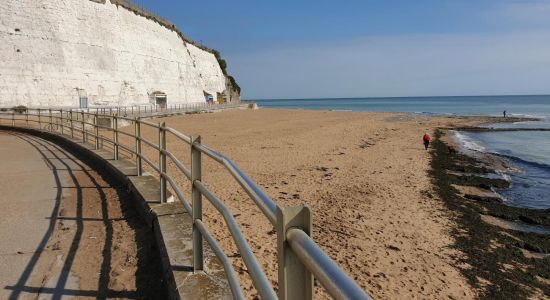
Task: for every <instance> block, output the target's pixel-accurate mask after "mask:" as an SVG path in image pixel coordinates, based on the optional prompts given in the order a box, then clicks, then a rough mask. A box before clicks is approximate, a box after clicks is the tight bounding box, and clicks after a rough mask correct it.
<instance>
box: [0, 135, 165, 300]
mask: <svg viewBox="0 0 550 300" xmlns="http://www.w3.org/2000/svg"><path fill="white" fill-rule="evenodd" d="M111 184H112V182H110V180H109V179H108V178H107V179H106V178H104V176H103V175H101V174H99V173H97V172H96V171H94V170H93V169H92V168H90V167H89V166H88V165H86V164H85V163H83V162H82V161H80V160H79V159H78V158H76V157H74V156H73V155H71V154H70V153H68V152H66V151H65V150H63V149H62V148H60V147H59V146H57V145H55V144H53V143H51V142H48V141H46V140H43V139H40V138H38V137H34V136H29V135H25V134H21V133H12V132H8V131H1V130H0V207H1V208H2V209H1V210H0V241H1V242H0V299H27V298H32V299H67V298H73V297H79V296H85V297H90V298H143V297H144V298H149V297H151V296H152V294H153V295H154V294H161V293H162V292H161V290H162V284H161V283H160V278H161V274H160V269H159V266H160V264H159V262H158V258H156V257H155V255H154V254H153V252H151V249H153V245H152V244H151V242H152V241H153V237H152V236H151V233H150V230H148V228H147V227H146V225H145V224H144V223H142V222H141V221H140V220H139V217H138V216H137V214H136V212H135V211H133V210H131V209H128V208H126V207H125V206H126V205H124V201H126V200H128V195H127V194H126V193H125V191H124V189H123V187H118V186H116V185H111ZM130 200H131V199H130ZM139 249H145V250H139ZM138 251H139V255H138Z"/></svg>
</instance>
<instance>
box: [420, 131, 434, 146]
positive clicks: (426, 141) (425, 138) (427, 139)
mask: <svg viewBox="0 0 550 300" xmlns="http://www.w3.org/2000/svg"><path fill="white" fill-rule="evenodd" d="M431 140H432V138H431V137H430V135H429V134H428V131H426V133H424V136H423V137H422V141H423V142H424V148H426V150H428V146H430V142H431Z"/></svg>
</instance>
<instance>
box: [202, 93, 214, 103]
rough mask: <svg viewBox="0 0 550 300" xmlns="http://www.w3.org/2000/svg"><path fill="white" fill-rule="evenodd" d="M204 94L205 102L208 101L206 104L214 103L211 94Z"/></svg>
mask: <svg viewBox="0 0 550 300" xmlns="http://www.w3.org/2000/svg"><path fill="white" fill-rule="evenodd" d="M202 92H203V94H204V100H205V101H206V103H208V104H212V103H214V97H213V96H212V95H211V94H209V93H207V92H206V91H202Z"/></svg>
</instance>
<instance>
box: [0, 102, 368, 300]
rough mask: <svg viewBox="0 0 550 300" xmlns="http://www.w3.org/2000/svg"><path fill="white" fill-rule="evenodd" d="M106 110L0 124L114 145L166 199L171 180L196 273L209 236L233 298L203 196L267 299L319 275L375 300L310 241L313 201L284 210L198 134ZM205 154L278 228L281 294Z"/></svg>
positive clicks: (346, 295) (22, 117)
mask: <svg viewBox="0 0 550 300" xmlns="http://www.w3.org/2000/svg"><path fill="white" fill-rule="evenodd" d="M103 112H104V110H103V111H102V110H99V109H98V110H97V111H96V112H94V113H92V112H88V111H87V110H86V111H85V110H62V109H58V110H54V109H48V110H43V109H30V110H27V111H23V112H19V113H17V112H0V116H1V118H0V124H2V125H8V126H13V127H29V128H36V127H38V128H39V129H41V130H46V131H50V132H53V133H56V134H60V135H63V136H65V137H70V138H73V139H79V140H80V141H81V142H82V143H91V144H92V145H93V147H94V148H95V149H100V148H102V147H105V148H109V149H110V150H112V152H113V159H115V160H117V159H120V158H121V156H125V157H126V158H127V159H131V160H135V165H136V168H137V175H138V176H142V175H143V174H144V172H143V169H144V163H145V165H146V166H148V167H149V168H150V169H151V170H154V171H155V172H156V173H157V174H158V176H159V181H160V191H161V192H160V201H161V202H162V203H165V202H166V201H167V195H168V185H169V186H170V188H171V190H172V191H173V192H174V194H175V196H176V197H177V199H179V201H181V203H182V204H183V206H184V208H185V209H186V211H187V213H188V214H189V215H191V216H192V219H193V269H194V271H202V270H203V263H204V257H203V240H205V241H206V242H207V243H208V244H209V245H210V247H211V249H212V250H213V252H214V253H215V255H216V256H217V257H218V258H219V259H220V261H221V263H222V265H223V267H224V270H225V272H226V274H227V278H228V282H229V285H230V288H231V291H232V294H233V297H234V298H235V299H244V295H243V292H242V289H241V287H240V284H239V281H238V277H237V275H236V273H235V270H234V269H233V267H232V265H231V262H230V260H229V258H228V256H227V255H226V254H225V253H224V252H223V250H222V248H221V247H220V246H219V245H218V242H217V241H216V239H215V237H214V236H213V235H212V234H211V233H210V232H209V231H208V229H207V227H206V225H205V224H204V223H203V222H202V218H203V215H202V200H203V197H204V198H206V199H207V200H208V201H209V202H210V203H211V204H212V205H213V206H214V208H215V209H216V210H217V211H218V212H219V213H220V214H221V215H222V217H223V219H224V221H225V223H226V225H227V228H228V229H229V232H230V234H231V236H232V238H233V240H234V242H235V245H236V246H237V248H238V250H239V252H240V255H241V257H242V260H243V262H244V264H245V265H246V267H247V268H248V271H249V274H250V277H251V279H252V282H253V285H254V287H255V288H256V290H257V291H258V293H259V294H260V296H261V298H262V299H312V298H313V294H314V278H316V279H317V281H318V282H319V283H320V284H321V285H322V286H323V287H324V288H325V290H326V291H327V292H328V293H329V294H330V295H331V296H332V297H334V298H336V299H370V297H369V296H368V295H367V294H366V293H365V292H364V291H363V290H362V288H361V287H360V286H359V285H358V284H357V283H356V282H355V281H354V280H352V279H351V278H350V277H349V276H348V275H347V274H346V273H345V272H344V271H343V270H342V269H341V268H340V267H339V266H338V265H337V264H336V263H335V262H334V261H333V260H332V259H331V258H330V257H329V256H328V255H327V254H326V253H325V252H324V251H323V250H321V248H320V247H319V246H318V245H317V244H316V243H315V242H314V241H313V239H312V237H311V233H312V215H311V211H310V209H309V207H308V206H306V205H302V206H297V207H288V208H282V207H279V206H278V205H277V204H276V203H275V202H273V200H271V198H270V197H269V196H268V195H267V194H265V193H264V191H263V190H262V189H261V188H260V187H258V185H256V183H254V181H252V179H250V178H249V177H248V176H247V175H246V174H245V173H244V172H243V171H242V170H241V169H240V168H239V167H238V166H237V165H236V164H235V163H234V162H233V161H232V160H231V159H229V158H228V157H226V156H225V155H223V154H221V153H219V152H217V151H215V150H213V149H211V148H209V147H207V146H205V145H203V144H202V142H201V138H200V136H193V137H190V136H186V135H184V134H182V133H180V132H178V131H176V130H175V129H173V128H170V127H167V126H166V124H165V123H161V124H155V123H152V122H149V121H145V120H141V119H140V118H139V117H137V116H136V117H134V118H130V117H124V116H120V115H118V113H119V112H120V110H119V109H117V110H116V113H113V110H112V109H111V110H110V111H109V113H108V114H103ZM105 120H109V122H106V123H109V124H110V126H109V125H101V124H100V123H101V122H100V121H103V122H105ZM121 122H128V123H130V124H133V125H134V126H133V132H128V131H123V130H121V129H120V128H119V125H120V123H121ZM144 126H146V127H149V128H151V129H154V130H156V131H158V137H159V139H158V143H155V142H153V141H150V140H148V139H146V138H145V137H144V136H143V135H142V129H143V128H142V127H144ZM130 128H131V127H130ZM120 135H125V136H127V137H129V138H130V140H131V141H132V140H133V143H134V147H131V146H127V145H124V144H123V143H121V142H120V141H119V136H120ZM167 135H170V136H171V137H173V138H175V139H176V140H178V141H179V142H181V143H184V144H186V145H188V146H189V148H190V151H191V166H190V168H188V167H186V166H185V165H184V164H183V163H182V162H181V161H180V160H178V158H177V157H176V156H175V155H174V154H173V153H172V152H170V151H169V150H168V149H167V148H166V137H167ZM144 144H146V145H147V146H149V147H151V148H153V149H155V151H156V153H158V156H159V157H158V163H155V162H154V161H153V159H152V158H150V157H146V156H145V155H144V153H143V151H142V146H143V145H144ZM178 149H181V147H178ZM203 155H205V156H206V157H208V158H210V159H212V160H213V161H215V162H217V163H218V164H220V165H221V166H223V167H224V168H225V169H226V170H227V171H228V172H229V174H231V176H232V177H233V178H234V179H235V181H236V182H237V183H238V184H239V185H240V186H241V187H242V189H243V190H244V191H245V192H246V193H247V194H248V196H249V197H250V199H251V200H252V201H253V202H254V203H255V204H256V205H257V206H258V207H259V208H260V210H261V211H262V212H263V214H264V215H265V217H266V218H267V219H268V220H269V222H270V223H271V224H272V225H273V226H274V228H275V229H276V231H277V261H278V270H279V271H278V285H279V295H278V296H277V294H276V293H275V291H274V289H273V286H272V285H271V284H270V282H269V280H268V278H267V276H266V274H265V272H264V270H263V269H262V267H261V265H260V263H259V262H258V260H257V258H256V256H255V255H254V253H253V251H252V250H251V248H250V246H249V244H248V242H247V241H246V239H245V236H244V234H243V233H242V231H241V229H240V227H239V225H238V223H237V221H236V219H235V217H234V215H233V214H232V213H231V211H230V210H229V209H228V208H227V207H226V206H225V205H224V203H223V201H222V200H221V199H219V198H218V197H217V196H216V195H215V194H214V193H213V192H212V191H211V190H209V189H208V187H207V186H206V185H205V184H204V182H203V181H202V158H203V157H202V156H203ZM168 159H169V160H170V161H172V162H173V164H174V165H175V167H176V169H177V170H178V171H179V172H181V173H182V174H184V176H185V177H186V178H187V179H188V180H189V182H190V184H191V203H189V201H188V200H187V199H186V197H185V195H184V193H183V191H182V188H181V187H180V186H179V185H178V184H177V183H176V181H175V180H174V179H173V176H170V175H169V174H168V171H167V161H168Z"/></svg>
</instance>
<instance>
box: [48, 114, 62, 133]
mask: <svg viewBox="0 0 550 300" xmlns="http://www.w3.org/2000/svg"><path fill="white" fill-rule="evenodd" d="M51 114H52V112H51V110H50V116H51ZM59 115H60V116H61V120H60V121H59V125H60V126H61V135H63V110H62V109H60V110H59ZM50 123H51V122H50Z"/></svg>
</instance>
